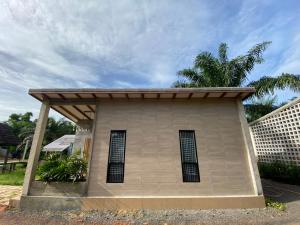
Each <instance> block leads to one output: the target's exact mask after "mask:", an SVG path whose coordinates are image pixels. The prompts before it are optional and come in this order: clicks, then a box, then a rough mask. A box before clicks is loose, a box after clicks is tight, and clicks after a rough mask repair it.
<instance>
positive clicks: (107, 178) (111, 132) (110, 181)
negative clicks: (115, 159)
mask: <svg viewBox="0 0 300 225" xmlns="http://www.w3.org/2000/svg"><path fill="white" fill-rule="evenodd" d="M114 132H124V136H125V138H124V162H123V163H112V162H110V159H111V154H112V153H111V151H112V150H111V145H112V134H113V133H114ZM126 133H127V131H126V130H111V131H110V140H109V153H108V160H107V171H106V183H124V176H125V156H126V136H127V135H126ZM112 164H123V165H122V166H123V167H122V170H123V176H122V179H121V180H120V181H112V180H111V179H110V178H109V176H110V174H109V171H110V167H111V165H112Z"/></svg>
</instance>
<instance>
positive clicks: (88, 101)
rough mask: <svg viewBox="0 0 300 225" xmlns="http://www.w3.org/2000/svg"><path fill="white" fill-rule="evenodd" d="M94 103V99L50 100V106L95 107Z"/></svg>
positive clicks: (95, 101)
mask: <svg viewBox="0 0 300 225" xmlns="http://www.w3.org/2000/svg"><path fill="white" fill-rule="evenodd" d="M96 103H97V100H96V99H94V98H82V99H65V100H64V99H52V100H50V105H96Z"/></svg>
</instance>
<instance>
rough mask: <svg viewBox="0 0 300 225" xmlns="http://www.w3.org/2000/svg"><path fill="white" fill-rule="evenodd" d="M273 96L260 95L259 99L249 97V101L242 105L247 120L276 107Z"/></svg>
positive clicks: (254, 118)
mask: <svg viewBox="0 0 300 225" xmlns="http://www.w3.org/2000/svg"><path fill="white" fill-rule="evenodd" d="M276 102H277V101H276V96H275V97H262V98H259V99H251V101H250V102H248V103H246V104H245V105H244V107H245V110H246V117H247V120H248V122H252V121H254V120H257V119H259V118H260V117H262V116H264V115H266V114H268V113H270V112H272V111H274V110H275V109H278V108H279V107H280V106H278V105H276Z"/></svg>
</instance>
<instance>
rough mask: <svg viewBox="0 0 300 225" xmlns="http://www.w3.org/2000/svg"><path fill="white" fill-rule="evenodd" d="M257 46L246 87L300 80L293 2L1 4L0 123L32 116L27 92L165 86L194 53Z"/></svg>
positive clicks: (299, 15)
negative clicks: (274, 79)
mask: <svg viewBox="0 0 300 225" xmlns="http://www.w3.org/2000/svg"><path fill="white" fill-rule="evenodd" d="M263 41H272V44H271V46H270V47H269V48H268V49H267V51H266V52H265V54H264V57H265V63H264V64H262V65H258V66H256V67H255V69H254V70H253V72H252V73H251V74H250V76H249V81H251V80H256V79H259V78H260V77H261V76H265V75H270V76H277V75H280V74H281V73H282V72H286V73H294V74H299V73H300V1H298V0H285V1H279V0H273V1H271V0H265V1H264V0H227V1H226V0H223V1H222V0H186V1H182V0H119V1H112V0H101V1H99V0H89V1H81V0H72V1H71V0H60V1H54V0H44V1H38V0H1V1H0V121H5V120H7V119H8V116H9V115H10V114H11V113H24V112H27V111H31V112H33V113H34V116H35V117H36V116H37V115H38V111H39V107H40V103H39V102H38V101H37V100H35V99H34V98H32V97H30V96H29V95H28V89H29V88H92V87H101V88H112V87H113V88H131V87H132V88H134V87H141V88H151V87H152V88H154V87H170V86H171V85H172V83H173V82H174V81H176V80H177V79H178V75H177V71H178V70H181V69H183V68H188V67H191V66H192V64H193V60H194V58H195V56H196V55H197V54H198V53H199V52H201V51H211V52H213V53H216V52H217V48H218V45H219V44H220V43H221V42H226V43H228V45H229V57H235V56H238V55H240V54H244V53H246V52H247V50H248V49H249V48H251V47H252V46H254V45H255V44H257V43H260V42H263ZM276 94H277V95H278V101H279V102H280V101H285V100H288V99H290V98H292V97H294V96H297V95H299V93H298V94H296V93H292V92H291V91H280V92H277V93H276ZM51 115H54V116H57V115H55V114H54V113H52V114H51Z"/></svg>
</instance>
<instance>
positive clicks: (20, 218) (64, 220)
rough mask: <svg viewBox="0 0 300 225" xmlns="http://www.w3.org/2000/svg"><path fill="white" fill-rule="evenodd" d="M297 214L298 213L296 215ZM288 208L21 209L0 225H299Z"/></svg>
mask: <svg viewBox="0 0 300 225" xmlns="http://www.w3.org/2000/svg"><path fill="white" fill-rule="evenodd" d="M298 216H299V215H298ZM298 216H297V215H295V214H294V213H293V214H290V213H289V211H288V210H287V211H284V212H283V211H279V210H276V209H273V208H264V209H238V210H237V209H234V210H233V209H232V210H136V211H126V210H119V211H108V210H107V211H84V212H78V211H69V212H51V211H41V212H26V211H23V212H20V211H11V210H9V211H6V212H3V213H1V214H0V224H3V225H4V224H5V225H12V224H14V225H19V224H28V225H35V224H149V225H150V224H218V225H221V224H222V225H227V224H228V225H229V224H230V225H232V224H249V225H250V224H251V225H256V224H278V225H283V224H289V225H295V224H300V218H299V217H298Z"/></svg>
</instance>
